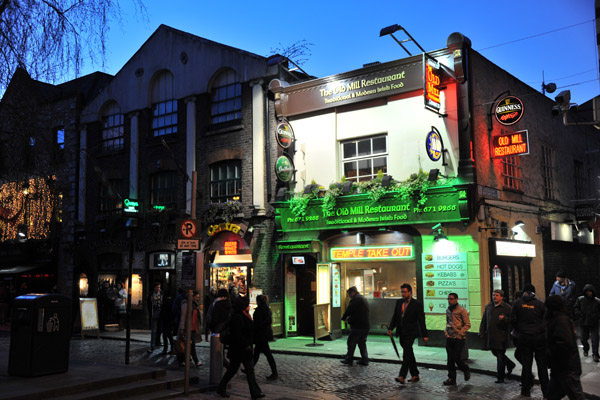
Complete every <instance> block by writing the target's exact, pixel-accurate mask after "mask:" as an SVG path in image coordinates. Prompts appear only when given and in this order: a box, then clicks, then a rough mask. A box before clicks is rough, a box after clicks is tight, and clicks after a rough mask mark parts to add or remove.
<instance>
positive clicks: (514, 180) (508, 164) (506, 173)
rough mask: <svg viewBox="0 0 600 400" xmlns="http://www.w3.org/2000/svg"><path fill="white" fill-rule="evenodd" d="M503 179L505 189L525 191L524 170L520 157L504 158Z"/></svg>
mask: <svg viewBox="0 0 600 400" xmlns="http://www.w3.org/2000/svg"><path fill="white" fill-rule="evenodd" d="M502 178H503V179H504V187H505V188H507V189H514V190H518V191H522V190H523V169H522V168H521V159H520V158H519V157H517V156H513V157H504V158H503V159H502Z"/></svg>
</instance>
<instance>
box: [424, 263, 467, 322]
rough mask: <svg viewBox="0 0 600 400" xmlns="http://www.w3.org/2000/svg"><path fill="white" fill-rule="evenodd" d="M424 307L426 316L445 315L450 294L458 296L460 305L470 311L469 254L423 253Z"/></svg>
mask: <svg viewBox="0 0 600 400" xmlns="http://www.w3.org/2000/svg"><path fill="white" fill-rule="evenodd" d="M421 261H422V266H423V267H422V268H423V305H424V306H425V313H426V314H445V313H446V309H447V308H448V294H450V293H456V294H458V304H460V305H461V306H463V307H464V308H466V309H467V311H469V280H468V276H467V253H455V254H435V253H423V255H422V260H421Z"/></svg>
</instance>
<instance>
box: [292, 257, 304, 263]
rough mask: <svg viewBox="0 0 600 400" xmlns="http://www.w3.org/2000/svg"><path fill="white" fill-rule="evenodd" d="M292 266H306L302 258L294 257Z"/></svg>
mask: <svg viewBox="0 0 600 400" xmlns="http://www.w3.org/2000/svg"><path fill="white" fill-rule="evenodd" d="M292 264H295V265H304V264H306V262H305V261H304V257H303V256H296V257H292Z"/></svg>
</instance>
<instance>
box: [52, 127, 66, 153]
mask: <svg viewBox="0 0 600 400" xmlns="http://www.w3.org/2000/svg"><path fill="white" fill-rule="evenodd" d="M54 135H55V138H56V147H57V148H58V149H59V150H64V148H65V128H63V127H60V128H57V129H56V131H55V132H54Z"/></svg>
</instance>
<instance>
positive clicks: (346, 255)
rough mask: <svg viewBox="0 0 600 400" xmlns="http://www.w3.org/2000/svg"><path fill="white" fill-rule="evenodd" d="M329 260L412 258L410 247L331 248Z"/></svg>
mask: <svg viewBox="0 0 600 400" xmlns="http://www.w3.org/2000/svg"><path fill="white" fill-rule="evenodd" d="M330 254H331V260H332V261H335V260H347V261H358V260H381V259H385V260H409V259H412V258H413V247H412V245H410V244H409V245H399V246H360V247H333V248H332V249H331V250H330Z"/></svg>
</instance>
